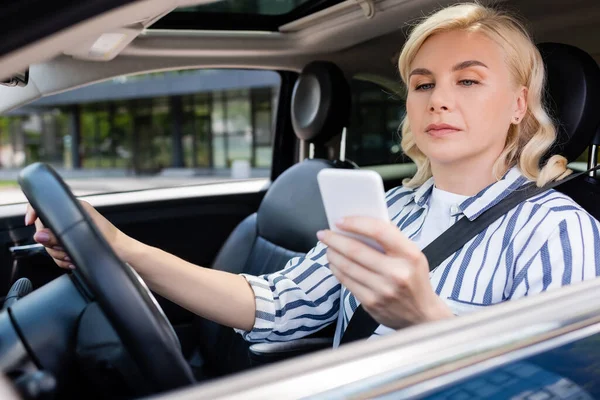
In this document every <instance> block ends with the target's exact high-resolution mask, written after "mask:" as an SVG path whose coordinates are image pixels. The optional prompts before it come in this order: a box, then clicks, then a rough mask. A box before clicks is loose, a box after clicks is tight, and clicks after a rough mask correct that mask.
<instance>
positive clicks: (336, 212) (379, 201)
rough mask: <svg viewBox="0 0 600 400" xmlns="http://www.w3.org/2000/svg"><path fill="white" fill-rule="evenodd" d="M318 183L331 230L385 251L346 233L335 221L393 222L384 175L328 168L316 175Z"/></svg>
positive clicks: (370, 240)
mask: <svg viewBox="0 0 600 400" xmlns="http://www.w3.org/2000/svg"><path fill="white" fill-rule="evenodd" d="M317 181H318V183H319V190H320V191H321V197H322V198H323V205H324V206H325V213H326V214H327V222H328V223H329V228H330V229H331V230H332V231H334V232H338V233H341V234H344V235H347V236H349V237H353V238H355V239H358V240H360V241H361V242H363V243H365V244H367V245H369V246H371V247H373V248H374V249H377V250H379V251H381V252H383V248H382V247H381V246H380V245H379V243H377V242H376V241H374V240H373V239H370V238H367V237H364V236H362V235H358V234H354V233H350V232H344V231H342V230H340V229H339V228H338V227H337V226H336V222H337V221H339V220H340V219H341V218H344V217H371V218H376V219H379V220H382V221H389V220H390V217H389V214H388V209H387V205H386V203H385V190H384V188H383V181H382V179H381V176H380V175H379V174H378V173H377V172H375V171H368V170H352V169H337V168H327V169H323V170H321V171H320V172H319V173H318V174H317Z"/></svg>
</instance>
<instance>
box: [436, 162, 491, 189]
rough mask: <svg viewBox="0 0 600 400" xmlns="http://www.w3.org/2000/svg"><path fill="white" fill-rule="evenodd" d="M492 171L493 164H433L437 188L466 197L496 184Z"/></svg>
mask: <svg viewBox="0 0 600 400" xmlns="http://www.w3.org/2000/svg"><path fill="white" fill-rule="evenodd" d="M492 169H493V163H489V165H488V164H487V163H486V164H485V165H474V164H472V163H461V164H456V165H449V164H437V165H436V164H435V163H431V172H432V174H433V179H434V182H435V186H436V187H437V188H438V189H441V190H444V191H446V192H450V193H455V194H461V195H464V196H474V195H476V194H477V193H479V192H480V191H482V190H483V189H485V188H486V187H488V186H489V185H491V184H492V183H494V182H496V178H495V177H494V174H493V172H492Z"/></svg>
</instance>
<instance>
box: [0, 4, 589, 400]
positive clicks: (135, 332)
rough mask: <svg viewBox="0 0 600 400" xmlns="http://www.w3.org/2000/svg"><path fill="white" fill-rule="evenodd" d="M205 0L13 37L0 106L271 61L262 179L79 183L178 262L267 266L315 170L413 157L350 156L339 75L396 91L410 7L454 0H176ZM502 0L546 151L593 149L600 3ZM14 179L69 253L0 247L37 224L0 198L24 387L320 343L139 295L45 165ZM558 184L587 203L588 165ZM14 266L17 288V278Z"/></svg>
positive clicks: (307, 227)
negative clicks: (285, 8) (266, 166)
mask: <svg viewBox="0 0 600 400" xmlns="http://www.w3.org/2000/svg"><path fill="white" fill-rule="evenodd" d="M202 3H208V4H207V5H209V3H210V2H201V1H193V0H185V1H174V0H173V1H154V0H145V1H138V2H129V3H128V4H126V5H124V6H122V7H119V8H116V9H113V10H109V11H107V12H105V13H103V14H101V15H99V16H97V17H95V18H92V19H90V20H89V21H87V22H83V23H80V24H77V25H74V26H73V27H71V28H67V29H64V30H62V31H60V32H59V33H58V34H54V35H52V36H51V37H50V39H49V40H47V41H46V42H44V43H38V44H36V46H38V47H33V46H31V47H26V48H23V49H22V50H21V51H20V53H19V54H18V57H16V56H14V57H12V58H10V57H5V58H6V59H5V58H0V66H1V68H0V74H5V75H6V73H7V72H6V71H13V72H14V71H19V70H23V69H27V68H28V75H29V76H28V77H27V81H28V83H27V85H26V86H19V85H17V87H14V86H13V87H6V86H2V87H0V112H9V111H10V110H14V109H18V108H19V107H21V106H24V105H26V104H28V103H31V102H33V101H35V100H37V99H40V98H43V97H47V96H50V95H53V94H56V93H60V92H67V91H69V90H74V89H75V88H78V87H81V86H85V85H91V84H94V83H97V82H101V81H105V80H108V79H112V78H114V77H118V76H122V75H131V74H141V73H148V72H152V71H163V70H173V69H178V70H181V69H198V68H207V69H208V68H248V69H265V70H271V71H277V72H278V73H279V75H280V77H281V87H280V91H279V97H278V104H277V106H278V107H277V111H276V113H275V115H274V123H273V149H274V150H273V160H272V167H271V176H270V179H269V180H268V182H264V181H263V180H255V181H252V180H251V181H249V182H247V183H245V182H227V183H218V184H206V185H200V186H198V187H197V189H198V190H197V191H195V192H185V193H184V192H183V191H181V190H179V191H178V190H169V189H152V190H142V191H135V192H130V193H123V194H106V195H103V194H98V195H92V196H86V197H85V199H86V200H87V201H89V202H90V203H91V204H92V205H95V206H96V207H97V208H98V209H99V211H100V212H102V213H103V214H104V215H105V216H107V218H109V219H110V220H111V221H112V222H113V223H115V225H117V227H119V228H120V229H121V230H123V231H124V232H125V233H127V234H128V235H130V236H133V237H135V238H137V239H139V240H141V241H143V242H145V243H148V244H150V245H153V246H156V247H160V248H162V249H164V250H165V251H169V252H171V253H173V254H176V255H178V256H179V257H182V258H184V259H186V260H188V261H190V262H193V263H196V264H198V265H202V266H209V267H211V268H214V269H218V270H223V271H227V272H232V273H248V274H253V275H260V274H264V273H269V272H274V271H277V270H279V269H281V268H283V266H284V265H285V263H286V262H287V261H288V260H289V259H291V258H292V257H296V256H300V255H303V254H305V253H306V252H308V251H309V250H310V249H311V248H312V247H313V246H314V245H315V244H316V238H315V233H316V232H317V231H318V230H320V229H324V228H327V219H326V216H325V212H324V209H323V206H322V203H321V199H320V195H319V190H318V185H317V181H316V175H317V173H318V172H319V171H320V170H322V169H324V168H363V167H365V168H371V169H374V170H376V171H378V172H380V173H381V175H382V177H383V178H384V184H385V187H386V189H390V188H393V187H395V186H398V185H400V184H401V181H402V179H403V178H406V177H407V176H410V173H411V171H412V169H410V168H408V169H407V168H396V169H393V168H390V166H389V165H386V166H374V165H369V166H363V165H360V164H359V163H356V162H355V161H354V160H352V159H351V158H347V151H346V140H347V139H346V134H347V129H348V126H349V124H350V123H351V120H352V118H353V113H356V112H358V111H357V110H356V104H354V102H353V99H354V97H353V96H352V87H351V85H352V81H353V80H354V79H357V80H360V81H366V82H370V83H371V84H375V85H377V87H379V88H380V90H383V91H386V93H388V92H389V93H393V95H394V96H398V97H399V98H400V99H402V98H403V88H402V85H401V84H400V82H399V74H398V73H397V71H396V69H395V68H396V62H397V61H396V58H397V55H398V54H399V51H400V49H401V46H402V44H403V42H404V40H405V35H406V32H407V28H408V26H409V24H410V23H412V22H414V21H415V20H416V19H417V18H418V17H420V16H422V15H424V14H426V13H428V12H430V11H432V10H434V9H436V8H438V7H440V6H443V5H445V4H452V3H454V2H452V1H443V2H440V1H429V0H420V1H398V0H381V1H371V0H360V1H354V0H350V1H328V0H325V1H304V2H296V3H298V4H299V5H298V6H297V7H296V8H295V9H294V10H292V11H289V12H287V13H285V14H283V15H279V16H274V15H262V16H254V18H242V17H240V15H238V14H235V13H230V14H227V13H219V14H211V13H208V12H204V13H203V12H202V11H201V9H200V11H196V12H191V13H188V14H186V13H182V12H178V8H179V9H182V8H185V7H191V6H202ZM501 3H502V5H503V6H505V7H508V8H509V9H513V10H515V11H517V12H519V13H520V14H521V15H523V16H524V18H525V19H526V21H527V22H528V24H529V26H530V28H531V29H532V31H533V34H534V37H535V39H536V42H537V43H538V48H539V49H540V52H541V54H542V56H543V58H544V62H545V65H546V70H547V93H546V98H545V102H546V104H547V106H548V108H549V109H550V111H551V114H552V116H553V117H554V118H555V120H556V121H558V122H559V124H558V127H559V140H558V141H557V144H556V146H555V148H554V149H553V152H554V153H560V154H562V155H564V156H565V157H567V159H568V160H569V161H570V162H573V161H575V160H577V159H578V158H580V157H581V155H582V154H586V153H587V154H588V157H587V158H588V168H591V167H593V166H594V165H596V163H597V161H596V159H597V147H598V146H600V114H599V113H598V111H597V110H598V109H599V108H600V68H599V67H598V62H599V61H600V40H598V39H597V38H598V37H600V35H596V34H595V32H597V31H598V30H599V29H600V24H598V22H599V21H600V4H598V3H597V2H596V1H595V0H579V1H577V2H563V1H560V0H551V1H541V0H506V1H503V2H501ZM114 32H118V33H119V34H121V35H123V36H122V37H121V38H122V40H121V41H119V43H118V45H115V46H113V47H112V48H110V50H109V51H107V52H98V51H95V50H94V43H96V39H97V38H98V37H99V35H102V34H105V33H114ZM23 79H24V78H23ZM395 140H397V141H398V142H399V136H395ZM396 159H398V158H396ZM399 164H401V163H399ZM403 164H406V163H403ZM588 168H584V169H583V170H585V169H588ZM390 171H391V172H390ZM19 183H20V185H21V188H22V190H23V192H24V193H25V195H26V196H27V198H28V200H29V201H30V202H31V203H32V205H33V206H34V207H35V208H36V210H38V212H39V214H40V218H41V219H42V221H43V222H44V223H45V225H46V226H48V227H50V228H52V229H53V231H54V232H56V233H57V235H58V236H59V238H60V240H61V242H62V243H63V245H64V247H65V249H66V250H67V252H68V253H69V255H70V256H71V258H72V259H73V260H74V261H75V263H76V264H77V266H78V268H77V269H76V270H75V271H74V272H64V271H62V270H60V269H59V268H57V267H55V266H54V265H53V262H52V260H51V259H50V258H49V257H48V256H47V255H46V254H45V253H44V252H39V251H38V252H25V253H23V254H15V253H11V251H10V250H9V249H10V248H11V247H14V246H16V245H29V244H32V243H33V240H32V236H33V233H34V228H33V227H24V226H23V222H22V221H23V217H24V211H25V208H24V204H13V205H5V206H2V205H0V240H1V241H2V242H3V250H2V251H1V252H0V263H1V264H2V265H3V266H4V267H3V268H2V269H1V270H0V292H1V293H9V291H11V293H21V292H23V295H19V296H18V297H22V298H19V299H18V301H16V302H15V301H12V300H11V301H8V300H9V298H11V296H9V295H7V296H5V298H4V299H3V300H4V308H3V312H1V313H0V338H1V340H0V364H1V365H2V369H3V371H4V373H5V375H6V376H7V377H8V378H9V379H10V380H11V382H12V384H13V385H14V386H15V387H16V388H17V389H18V391H19V393H20V394H21V395H23V396H25V397H27V398H46V397H43V396H47V395H48V394H52V395H55V396H56V398H61V399H63V398H65V399H68V398H102V399H104V398H138V397H142V396H149V395H153V394H157V393H162V392H166V391H169V390H172V389H177V388H183V387H189V386H192V385H198V384H202V383H205V382H208V381H210V380H213V379H216V378H221V377H225V376H229V375H231V374H234V373H238V372H242V371H246V370H249V369H254V368H256V367H260V366H264V365H267V364H272V363H274V362H279V361H281V360H285V359H290V358H292V357H296V356H301V355H306V354H308V353H313V352H315V351H318V350H325V349H329V348H330V347H331V338H332V335H333V329H332V328H333V326H329V327H328V328H326V329H324V330H322V331H320V332H318V333H317V334H314V335H311V336H309V337H307V338H306V339H302V340H299V341H295V342H291V343H264V344H254V345H250V344H249V343H246V342H245V341H244V340H243V339H242V337H241V336H240V335H238V334H237V333H235V332H234V331H233V330H232V329H231V328H228V327H225V326H221V325H219V324H216V323H214V322H211V321H208V320H206V319H203V318H201V317H199V316H195V315H193V314H192V313H190V312H189V311H187V310H185V309H183V308H181V307H179V306H177V305H176V304H174V303H172V302H170V301H168V300H166V299H164V298H162V297H160V296H158V295H153V294H152V293H151V292H150V290H149V289H148V288H147V287H146V286H145V284H144V283H143V281H142V280H141V278H139V276H137V274H136V273H135V271H134V270H133V269H132V268H131V267H129V266H128V265H126V264H124V263H123V262H122V261H120V260H119V259H118V258H117V256H116V255H115V254H114V252H113V251H112V249H111V248H110V247H109V246H108V244H107V243H106V242H105V241H104V239H103V238H102V236H101V235H100V234H99V232H98V230H97V229H96V228H95V226H94V225H93V223H92V222H91V220H90V219H89V217H88V216H87V215H86V213H85V211H84V210H83V209H82V208H81V206H80V205H79V204H78V203H77V202H76V200H75V197H74V196H73V194H72V193H71V192H70V190H69V188H68V186H67V185H66V184H65V183H64V182H63V180H62V179H61V177H60V176H59V175H58V174H57V173H56V172H55V171H54V170H52V169H51V168H49V167H47V166H46V165H44V164H33V165H30V166H28V167H26V168H25V169H23V171H22V172H21V175H20V179H19ZM246 184H248V185H246ZM244 185H246V186H244ZM249 185H250V186H249ZM557 190H559V191H562V192H564V193H566V194H567V195H569V196H571V197H572V198H573V199H574V200H575V201H576V202H578V203H579V204H580V205H581V206H582V207H584V208H585V209H586V210H587V211H588V212H589V213H590V214H592V215H594V216H595V217H596V218H598V219H600V202H599V201H598V200H599V199H600V178H598V177H597V175H596V173H595V172H589V173H586V174H583V175H580V176H578V177H577V178H576V179H573V180H570V181H569V182H568V183H565V184H564V185H561V186H559V187H558V188H557ZM165 193H168V194H166V195H164V196H163V194H165ZM157 194H159V195H157ZM23 277H26V278H28V279H29V280H30V281H31V284H32V288H29V287H27V288H23V287H21V286H19V285H16V282H17V281H18V280H19V279H20V278H23ZM15 285H16V286H15ZM32 289H33V291H31V290H32ZM30 291H31V293H29V292H30ZM400 334H401V333H400ZM328 351H331V350H328ZM32 388H33V389H32Z"/></svg>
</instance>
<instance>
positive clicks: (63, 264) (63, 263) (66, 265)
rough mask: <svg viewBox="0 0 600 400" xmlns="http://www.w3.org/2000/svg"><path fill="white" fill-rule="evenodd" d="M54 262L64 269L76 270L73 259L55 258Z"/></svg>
mask: <svg viewBox="0 0 600 400" xmlns="http://www.w3.org/2000/svg"><path fill="white" fill-rule="evenodd" d="M54 262H55V263H56V265H58V266H59V267H61V268H63V269H69V270H74V269H75V268H76V267H75V266H74V265H73V262H72V261H62V260H54Z"/></svg>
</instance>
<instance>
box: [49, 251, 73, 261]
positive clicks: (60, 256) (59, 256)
mask: <svg viewBox="0 0 600 400" xmlns="http://www.w3.org/2000/svg"><path fill="white" fill-rule="evenodd" d="M46 252H47V253H48V254H50V257H52V258H54V259H55V260H58V261H66V262H72V261H71V258H70V257H69V255H68V254H67V253H66V252H64V251H60V250H55V249H52V248H50V249H48V248H47V249H46Z"/></svg>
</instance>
